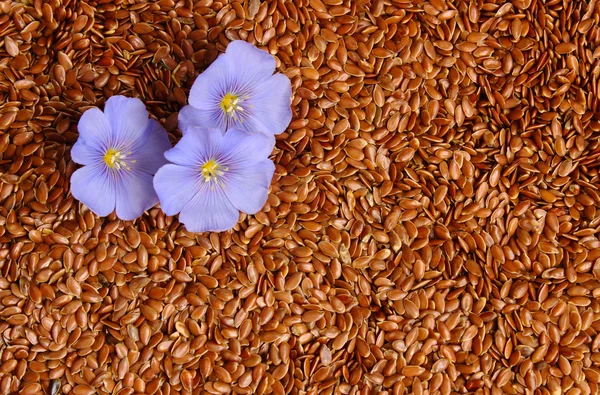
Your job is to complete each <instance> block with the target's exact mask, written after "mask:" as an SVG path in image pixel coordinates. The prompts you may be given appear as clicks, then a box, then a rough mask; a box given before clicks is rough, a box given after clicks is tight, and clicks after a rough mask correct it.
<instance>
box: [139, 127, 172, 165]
mask: <svg viewBox="0 0 600 395" xmlns="http://www.w3.org/2000/svg"><path fill="white" fill-rule="evenodd" d="M171 148H172V145H171V142H169V136H168V135H167V133H166V131H165V129H164V128H163V127H162V126H161V124H160V123H158V122H157V121H156V120H154V119H151V120H150V122H149V123H148V127H147V129H146V132H145V135H144V138H142V139H138V140H136V141H135V142H134V143H133V146H132V147H131V154H130V155H129V156H130V159H131V160H135V163H132V164H131V168H132V169H135V170H137V171H141V172H144V173H147V174H154V173H156V172H157V170H158V169H160V168H161V166H163V165H165V164H167V163H168V162H167V160H166V159H165V152H166V151H167V150H169V149H171Z"/></svg>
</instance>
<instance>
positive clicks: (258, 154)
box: [220, 129, 275, 166]
mask: <svg viewBox="0 0 600 395" xmlns="http://www.w3.org/2000/svg"><path fill="white" fill-rule="evenodd" d="M274 146H275V137H274V136H273V135H265V134H261V133H252V134H250V133H246V132H244V131H242V130H240V129H230V130H229V131H228V132H227V133H225V136H224V138H223V142H222V148H221V150H220V151H221V156H222V157H224V158H226V159H227V162H229V163H243V165H244V166H249V165H251V164H252V163H256V162H260V161H263V160H264V159H266V158H268V157H269V155H271V152H272V151H273V147H274Z"/></svg>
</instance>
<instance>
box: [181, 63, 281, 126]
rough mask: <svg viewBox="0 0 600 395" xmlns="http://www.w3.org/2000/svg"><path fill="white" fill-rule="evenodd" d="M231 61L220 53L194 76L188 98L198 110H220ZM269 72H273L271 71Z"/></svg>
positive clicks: (229, 73)
mask: <svg viewBox="0 0 600 395" xmlns="http://www.w3.org/2000/svg"><path fill="white" fill-rule="evenodd" d="M232 63H234V60H233V59H231V58H230V57H227V56H226V55H224V54H222V55H220V56H219V57H218V58H217V59H216V60H215V61H214V62H213V63H212V64H211V65H210V66H209V67H208V68H207V69H206V70H205V71H204V72H202V73H200V74H199V75H198V77H196V80H195V81H194V83H193V84H192V88H191V89H190V97H189V99H188V101H189V103H190V104H191V105H192V106H194V108H196V109H198V110H211V111H214V110H216V109H219V110H220V108H219V103H220V102H221V99H222V98H223V94H222V92H223V91H225V90H228V89H229V88H230V86H229V84H228V82H233V81H229V76H230V75H232V70H231V68H232ZM271 74H273V72H272V71H271ZM215 107H216V108H215ZM180 116H181V113H180Z"/></svg>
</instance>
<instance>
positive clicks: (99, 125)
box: [73, 108, 113, 164]
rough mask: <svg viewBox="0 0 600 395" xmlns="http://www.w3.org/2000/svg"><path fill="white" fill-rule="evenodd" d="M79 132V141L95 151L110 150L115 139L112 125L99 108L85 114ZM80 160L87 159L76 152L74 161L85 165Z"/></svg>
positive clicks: (80, 122) (78, 125) (80, 121)
mask: <svg viewBox="0 0 600 395" xmlns="http://www.w3.org/2000/svg"><path fill="white" fill-rule="evenodd" d="M77 130H78V131H79V138H78V139H77V141H78V142H79V141H83V142H84V143H85V144H86V145H88V146H90V147H92V148H94V149H95V150H100V151H102V150H105V149H106V148H109V145H110V143H111V142H112V139H113V132H112V128H111V126H110V123H109V122H108V119H107V118H106V116H105V115H104V113H103V112H102V111H100V109H98V108H90V109H89V110H87V111H86V112H84V113H83V115H82V116H81V118H80V119H79V123H78V124H77ZM76 157H77V158H76ZM80 159H81V160H82V161H83V160H86V159H85V158H81V157H78V153H77V152H76V153H75V157H73V160H74V161H75V162H77V163H80V164H84V163H83V162H80V161H79V160H80Z"/></svg>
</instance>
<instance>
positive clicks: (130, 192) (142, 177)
mask: <svg viewBox="0 0 600 395" xmlns="http://www.w3.org/2000/svg"><path fill="white" fill-rule="evenodd" d="M152 178H153V176H152V175H151V174H148V173H144V172H139V171H121V172H119V174H118V179H117V182H116V188H115V190H116V207H117V217H119V218H120V219H123V220H126V221H132V220H134V219H136V218H138V217H140V216H141V215H142V214H144V211H146V210H148V209H150V208H152V207H153V206H154V205H156V203H158V196H156V192H155V191H154V186H153V184H152Z"/></svg>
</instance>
